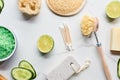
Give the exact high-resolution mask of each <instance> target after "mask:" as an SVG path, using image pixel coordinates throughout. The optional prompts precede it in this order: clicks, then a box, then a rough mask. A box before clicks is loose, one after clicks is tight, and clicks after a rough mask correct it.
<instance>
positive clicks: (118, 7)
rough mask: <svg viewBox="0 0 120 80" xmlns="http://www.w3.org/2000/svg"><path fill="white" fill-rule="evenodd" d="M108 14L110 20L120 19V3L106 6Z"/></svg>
mask: <svg viewBox="0 0 120 80" xmlns="http://www.w3.org/2000/svg"><path fill="white" fill-rule="evenodd" d="M106 14H107V15H108V17H110V18H118V17H120V2H119V1H112V2H110V3H109V4H108V5H107V6H106Z"/></svg>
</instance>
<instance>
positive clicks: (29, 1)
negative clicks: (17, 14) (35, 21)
mask: <svg viewBox="0 0 120 80" xmlns="http://www.w3.org/2000/svg"><path fill="white" fill-rule="evenodd" d="M18 5H19V9H20V10H21V12H23V13H25V14H28V15H36V14H38V13H39V11H40V6H41V0H19V4H18Z"/></svg>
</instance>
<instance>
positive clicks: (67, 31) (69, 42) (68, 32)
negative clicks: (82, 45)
mask: <svg viewBox="0 0 120 80" xmlns="http://www.w3.org/2000/svg"><path fill="white" fill-rule="evenodd" d="M64 26H65V32H66V36H67V41H68V44H72V41H71V37H70V31H69V28H68V26H67V25H66V24H64Z"/></svg>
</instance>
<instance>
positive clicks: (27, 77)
mask: <svg viewBox="0 0 120 80" xmlns="http://www.w3.org/2000/svg"><path fill="white" fill-rule="evenodd" d="M11 75H12V77H13V79H15V80H31V78H32V75H33V74H32V72H31V71H30V70H28V69H25V68H20V67H15V68H13V69H12V71H11Z"/></svg>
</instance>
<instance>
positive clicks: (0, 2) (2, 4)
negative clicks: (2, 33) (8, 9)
mask: <svg viewBox="0 0 120 80" xmlns="http://www.w3.org/2000/svg"><path fill="white" fill-rule="evenodd" d="M3 7H4V1H3V0H0V12H2V9H3Z"/></svg>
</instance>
